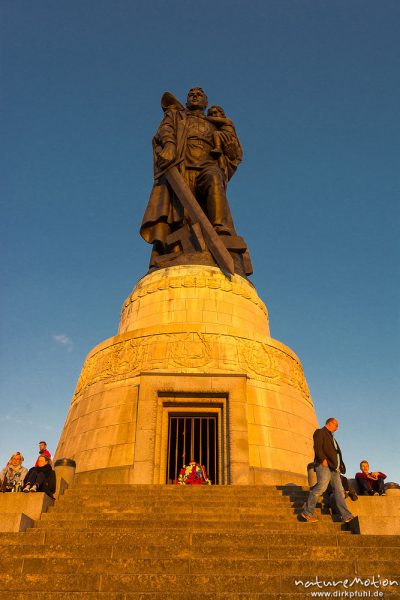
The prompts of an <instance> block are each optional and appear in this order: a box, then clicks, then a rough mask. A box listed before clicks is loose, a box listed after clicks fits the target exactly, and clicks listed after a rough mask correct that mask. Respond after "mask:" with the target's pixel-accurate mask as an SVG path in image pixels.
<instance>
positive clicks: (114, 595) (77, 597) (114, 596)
mask: <svg viewBox="0 0 400 600" xmlns="http://www.w3.org/2000/svg"><path fill="white" fill-rule="evenodd" d="M384 593H385V598H386V599H387V598H389V599H390V600H392V599H393V600H395V599H396V600H398V598H399V596H398V593H397V592H390V591H389V592H387V591H385V592H384ZM11 598H12V600H26V599H27V598H29V600H43V592H32V591H30V592H29V595H27V592H0V600H10V599H11ZM51 598H52V600H66V599H65V592H53V591H52V592H51ZM69 598H71V599H72V600H97V598H99V600H102V599H104V600H153V599H162V600H166V599H167V600H310V592H307V593H306V594H304V593H303V592H302V591H301V589H300V590H299V591H298V593H281V592H274V593H272V594H270V593H264V592H260V593H257V592H251V593H250V594H241V593H238V592H236V591H234V592H209V593H208V592H200V593H196V592H177V593H173V592H172V593H170V592H169V593H168V595H166V594H165V591H163V592H152V593H151V595H150V594H147V593H146V592H100V591H96V592H72V591H69V592H68V600H69Z"/></svg>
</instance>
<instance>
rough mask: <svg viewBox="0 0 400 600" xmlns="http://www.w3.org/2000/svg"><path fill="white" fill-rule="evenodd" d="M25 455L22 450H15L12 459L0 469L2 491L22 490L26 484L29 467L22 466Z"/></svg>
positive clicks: (0, 488)
mask: <svg viewBox="0 0 400 600" xmlns="http://www.w3.org/2000/svg"><path fill="white" fill-rule="evenodd" d="M23 462H24V457H23V456H22V454H21V452H14V454H12V455H11V458H10V460H9V461H8V463H7V464H6V466H5V467H4V469H2V470H1V471H0V491H2V492H20V491H22V487H23V485H24V480H25V477H26V475H27V473H28V469H26V468H25V467H23V466H22V463H23Z"/></svg>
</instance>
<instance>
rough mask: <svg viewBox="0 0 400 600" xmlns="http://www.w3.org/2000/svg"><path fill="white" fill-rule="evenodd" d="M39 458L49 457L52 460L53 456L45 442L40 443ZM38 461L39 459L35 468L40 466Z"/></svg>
mask: <svg viewBox="0 0 400 600" xmlns="http://www.w3.org/2000/svg"><path fill="white" fill-rule="evenodd" d="M39 456H47V457H48V458H49V459H50V460H51V454H50V452H49V451H48V450H47V444H46V442H43V441H41V442H39ZM38 460H39V458H38V459H37V461H36V463H35V467H37V466H38V465H39V463H38Z"/></svg>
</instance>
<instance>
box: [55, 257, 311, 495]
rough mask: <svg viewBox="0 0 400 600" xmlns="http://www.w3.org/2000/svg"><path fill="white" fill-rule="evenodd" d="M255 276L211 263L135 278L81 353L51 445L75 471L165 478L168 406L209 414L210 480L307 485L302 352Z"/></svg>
mask: <svg viewBox="0 0 400 600" xmlns="http://www.w3.org/2000/svg"><path fill="white" fill-rule="evenodd" d="M269 335H270V334H269V326H268V314H267V309H266V307H265V305H264V303H263V302H262V301H261V300H260V298H259V297H258V295H257V293H256V291H255V289H254V287H253V286H252V285H251V284H250V283H249V282H248V281H247V280H246V279H244V278H242V277H240V276H238V275H235V276H233V277H232V279H228V278H227V277H225V276H224V274H223V273H222V272H221V271H220V270H219V269H218V268H215V267H209V266H201V265H197V266H176V267H170V268H166V269H161V270H158V271H155V272H153V273H150V274H149V275H146V276H145V277H144V278H143V279H141V280H140V281H139V283H138V285H137V286H136V288H135V289H134V291H133V293H132V295H131V296H129V298H128V299H127V300H126V301H125V303H124V306H123V309H122V314H121V322H120V328H119V332H118V335H117V336H116V337H113V338H111V339H109V340H107V341H105V342H103V343H102V344H100V345H99V346H97V347H96V348H94V349H93V350H92V351H91V352H90V354H89V355H88V357H87V359H86V362H85V364H84V367H83V370H82V373H81V376H80V378H79V381H78V385H77V388H76V392H75V395H74V398H73V399H72V403H71V408H70V411H69V414H68V417H67V420H66V423H65V426H64V430H63V432H62V435H61V438H60V442H59V445H58V448H57V452H56V458H59V457H62V458H64V457H68V458H71V459H74V460H75V461H76V465H77V468H76V473H77V475H76V477H77V478H78V481H79V480H80V481H82V482H89V481H98V482H100V481H101V482H109V483H112V482H115V483H117V482H120V483H124V482H127V483H128V482H131V483H165V481H166V475H165V473H166V460H167V435H168V432H167V429H168V418H169V415H170V414H171V413H176V412H177V411H182V410H184V411H185V414H191V413H193V414H195V413H196V414H201V413H202V411H205V412H207V414H214V413H216V414H217V415H218V423H219V428H220V431H219V434H220V435H219V438H218V439H219V442H218V443H219V448H218V460H219V461H220V470H219V472H220V481H219V483H225V484H226V483H232V484H244V485H246V484H253V483H258V484H259V483H268V484H281V483H288V482H292V483H298V484H304V485H306V481H307V464H308V463H309V462H310V460H311V459H312V458H313V451H312V433H313V431H314V430H315V428H316V427H317V426H318V424H317V420H316V416H315V411H314V407H313V404H312V401H311V398H310V394H309V391H308V387H307V383H306V381H305V378H304V375H303V371H302V368H301V364H300V362H299V360H298V358H297V357H296V355H295V354H294V353H293V352H292V351H291V350H290V349H289V348H288V347H287V346H284V345H283V344H281V343H280V342H278V341H276V340H274V339H272V338H271V337H269Z"/></svg>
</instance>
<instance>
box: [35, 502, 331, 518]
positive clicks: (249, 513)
mask: <svg viewBox="0 0 400 600" xmlns="http://www.w3.org/2000/svg"><path fill="white" fill-rule="evenodd" d="M81 508H82V507H81ZM301 512H302V508H300V507H295V508H291V507H290V506H288V507H283V508H280V509H279V510H278V509H275V510H274V509H271V508H268V507H267V508H249V509H247V508H237V509H236V510H233V509H226V510H223V509H218V510H214V509H201V508H199V507H191V506H185V507H179V508H178V507H177V508H170V507H168V508H165V509H161V510H160V509H159V508H156V509H153V508H151V509H149V510H143V509H137V508H125V509H124V510H118V509H115V508H113V507H109V508H107V509H101V510H96V512H95V513H94V512H93V509H86V510H83V509H82V510H77V511H73V512H72V511H69V512H62V511H52V512H50V513H43V514H42V516H41V519H42V520H43V519H44V520H59V521H69V520H73V519H75V520H82V519H92V520H103V519H107V518H115V519H126V518H130V519H136V518H137V519H142V518H147V519H149V520H153V519H160V518H163V519H164V518H167V519H169V518H177V516H179V517H181V516H182V517H184V518H185V519H189V518H190V517H192V518H194V519H199V518H202V519H206V520H208V519H211V520H215V519H221V518H224V520H227V519H228V518H229V519H232V520H239V519H243V518H246V519H253V520H254V519H263V518H266V519H273V518H276V519H278V520H279V521H282V520H287V521H290V520H292V519H293V518H294V517H295V515H297V514H300V513H301ZM315 514H316V516H319V515H320V514H321V512H320V511H319V510H317V511H316V513H315ZM325 518H328V516H326V517H325Z"/></svg>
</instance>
